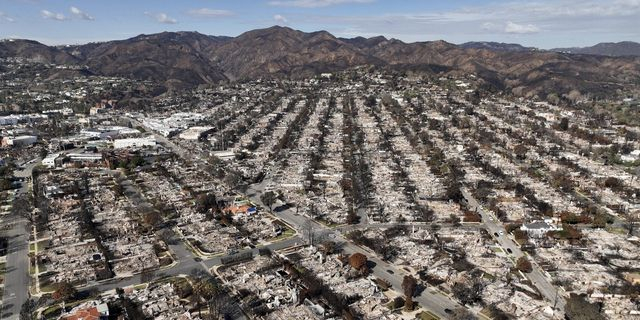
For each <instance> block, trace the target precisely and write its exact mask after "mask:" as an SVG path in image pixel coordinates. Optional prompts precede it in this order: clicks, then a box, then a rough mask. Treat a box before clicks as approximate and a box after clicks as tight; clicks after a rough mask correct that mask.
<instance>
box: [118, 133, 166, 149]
mask: <svg viewBox="0 0 640 320" xmlns="http://www.w3.org/2000/svg"><path fill="white" fill-rule="evenodd" d="M155 145H156V139H155V138H154V137H153V136H149V137H144V138H129V139H116V140H113V148H114V149H123V148H142V147H155Z"/></svg>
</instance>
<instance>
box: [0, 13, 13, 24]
mask: <svg viewBox="0 0 640 320" xmlns="http://www.w3.org/2000/svg"><path fill="white" fill-rule="evenodd" d="M3 21H4V22H15V21H16V20H15V19H13V18H11V17H10V16H8V15H7V14H6V13H4V12H2V11H0V22H3Z"/></svg>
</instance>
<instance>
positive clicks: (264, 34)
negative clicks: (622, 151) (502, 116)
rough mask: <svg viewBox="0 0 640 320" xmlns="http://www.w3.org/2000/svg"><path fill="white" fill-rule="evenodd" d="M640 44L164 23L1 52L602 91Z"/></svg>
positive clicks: (214, 71) (14, 45) (12, 45)
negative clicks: (383, 70)
mask: <svg viewBox="0 0 640 320" xmlns="http://www.w3.org/2000/svg"><path fill="white" fill-rule="evenodd" d="M638 46H639V45H638V44H637V43H636V44H635V46H634V43H627V42H625V43H621V44H600V45H597V46H594V47H591V48H583V49H579V50H578V49H558V50H561V51H571V52H576V53H589V54H579V55H576V54H567V53H562V52H554V51H542V50H536V49H534V48H526V47H523V46H520V45H516V44H502V43H490V42H474V43H465V44H462V45H454V44H451V43H447V42H445V41H430V42H416V43H404V42H402V41H399V40H395V39H386V38H384V37H374V38H369V39H366V38H362V37H358V38H353V39H344V38H337V37H335V36H333V35H332V34H330V33H328V32H326V31H319V32H312V33H305V32H301V31H297V30H293V29H290V28H286V27H277V26H276V27H271V28H267V29H257V30H252V31H248V32H245V33H243V34H241V35H240V36H238V37H216V36H209V35H204V34H200V33H197V32H163V33H158V34H152V35H140V36H137V37H133V38H130V39H126V40H117V41H109V42H102V43H89V44H85V45H76V46H58V47H51V46H46V45H43V44H40V43H38V42H35V41H30V40H11V41H3V42H0V57H24V58H30V59H38V60H40V61H42V62H52V63H57V64H61V63H64V64H79V65H86V66H87V67H88V71H89V72H92V73H95V74H100V75H107V76H121V77H128V78H134V79H145V80H154V81H157V82H159V83H162V84H164V86H165V87H167V88H172V89H181V88H189V87H194V86H197V85H201V84H213V83H217V82H219V81H228V80H232V81H233V80H241V79H255V78H260V77H280V76H289V77H293V78H301V77H307V76H312V75H314V74H317V73H320V72H331V71H339V70H345V69H348V68H351V67H355V66H361V65H372V66H377V67H387V68H395V69H398V70H427V71H436V72H444V73H453V74H469V73H473V74H476V75H478V76H480V77H481V78H483V79H484V80H485V81H486V83H487V85H488V86H489V87H493V88H496V89H500V90H507V91H510V92H512V93H515V94H516V95H525V96H532V95H536V94H537V95H539V96H543V95H546V94H549V93H557V94H565V93H567V92H569V91H571V90H574V89H577V90H579V91H581V92H589V93H591V94H593V95H595V96H597V95H599V94H600V93H602V94H610V93H611V92H615V90H616V89H619V88H621V87H623V86H627V85H633V84H634V83H635V82H636V81H637V79H638V78H639V77H640V57H637V56H635V57H633V56H631V55H633V52H636V54H640V50H637V48H638ZM634 50H636V51H634ZM591 53H593V54H600V55H591ZM606 55H611V56H621V55H624V56H625V57H609V56H606Z"/></svg>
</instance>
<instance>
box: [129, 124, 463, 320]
mask: <svg viewBox="0 0 640 320" xmlns="http://www.w3.org/2000/svg"><path fill="white" fill-rule="evenodd" d="M128 119H129V120H130V121H131V122H132V123H133V124H135V125H140V123H139V122H138V121H136V120H134V119H130V118H128ZM154 135H155V137H156V140H157V141H158V142H160V143H162V144H163V145H164V146H165V147H168V148H169V149H171V150H172V151H173V152H175V153H176V154H177V155H179V156H181V157H183V158H184V159H186V160H189V161H195V163H196V165H197V167H198V168H200V169H204V168H205V167H206V163H204V162H205V160H204V159H206V158H207V157H202V156H200V155H194V154H193V153H191V152H189V151H187V150H183V149H182V148H180V147H179V146H177V145H176V144H175V143H173V142H171V141H169V140H168V139H166V138H165V137H163V136H160V135H158V134H154ZM269 183H270V181H269V179H268V177H265V179H264V180H263V181H262V183H259V184H254V185H251V186H249V188H248V189H247V190H246V192H245V194H246V195H247V197H248V198H249V199H251V201H253V202H254V203H256V204H260V205H262V207H264V208H267V207H268V206H265V205H264V204H263V203H262V201H261V200H260V195H262V193H264V192H265V187H266V186H267V185H268V184H269ZM274 215H275V216H276V217H278V218H280V219H282V220H283V221H285V222H286V223H288V224H289V225H290V226H291V227H293V228H294V229H295V230H296V231H297V232H298V234H299V235H300V236H301V237H302V238H305V239H308V234H309V233H314V234H315V233H323V234H325V235H328V236H330V237H333V238H334V239H336V241H337V242H341V243H342V244H343V250H344V251H345V252H346V253H350V254H352V253H355V252H363V251H367V250H366V249H363V248H361V247H358V246H356V245H355V244H353V243H351V242H350V241H348V240H347V239H345V238H344V237H343V236H342V234H340V232H339V231H337V230H333V229H330V228H328V227H327V226H325V225H322V224H319V223H317V222H316V221H314V220H312V219H310V218H307V217H305V216H302V215H299V214H296V213H295V209H293V208H288V209H286V210H282V211H278V212H275V213H274ZM362 222H363V223H365V224H366V223H368V219H364V221H362ZM283 244H284V243H283ZM367 257H369V260H370V261H372V262H374V263H375V264H376V267H374V268H373V270H372V272H373V274H374V275H375V276H377V277H380V278H383V279H386V280H388V281H389V282H390V283H391V285H392V287H393V288H394V290H396V291H398V292H402V291H403V290H402V279H403V277H404V275H405V274H406V272H405V271H404V270H401V269H398V268H397V267H396V266H394V265H392V264H389V263H386V262H384V261H382V260H380V259H379V258H377V257H376V255H375V254H374V253H373V252H368V254H367ZM208 263H215V261H210V262H208ZM387 270H391V271H392V272H393V273H389V272H387ZM414 301H416V302H418V303H419V304H420V305H422V306H423V307H425V308H427V309H429V310H430V311H432V312H433V313H434V314H436V315H438V316H440V317H441V318H448V314H447V312H445V309H449V310H454V309H456V308H461V307H463V306H462V305H460V304H459V303H457V302H456V301H454V300H453V299H451V298H450V297H448V296H445V295H444V294H442V293H439V292H438V291H436V290H435V289H434V288H431V287H428V288H426V289H425V290H424V291H423V292H422V294H421V295H420V296H418V297H416V298H415V300H414Z"/></svg>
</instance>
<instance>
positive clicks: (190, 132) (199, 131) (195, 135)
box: [179, 127, 213, 140]
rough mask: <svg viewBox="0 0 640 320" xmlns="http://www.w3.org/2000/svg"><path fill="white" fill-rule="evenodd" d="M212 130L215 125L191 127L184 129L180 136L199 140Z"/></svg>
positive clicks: (185, 138)
mask: <svg viewBox="0 0 640 320" xmlns="http://www.w3.org/2000/svg"><path fill="white" fill-rule="evenodd" d="M211 130H213V127H191V128H189V129H187V130H185V131H183V132H182V133H181V134H180V136H179V137H180V139H184V140H198V139H200V137H202V136H203V135H205V134H207V133H208V132H209V131H211Z"/></svg>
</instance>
